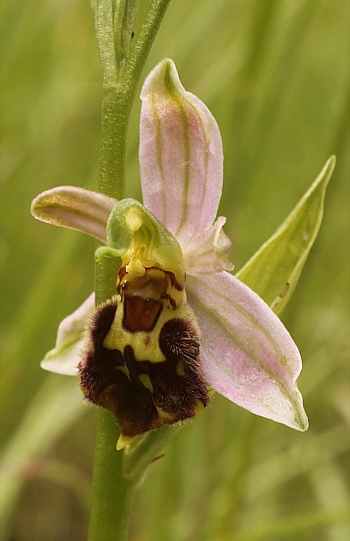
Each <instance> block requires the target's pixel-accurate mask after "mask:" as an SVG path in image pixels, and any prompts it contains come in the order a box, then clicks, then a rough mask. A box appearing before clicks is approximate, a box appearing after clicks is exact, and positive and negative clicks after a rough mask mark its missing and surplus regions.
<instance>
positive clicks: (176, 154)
mask: <svg viewBox="0 0 350 541" xmlns="http://www.w3.org/2000/svg"><path fill="white" fill-rule="evenodd" d="M141 99H142V102H143V103H142V108H141V121H140V150H139V155H140V169H141V182H142V194H143V200H144V204H145V206H146V207H147V208H148V209H149V210H150V211H151V212H152V213H153V214H154V215H155V216H156V217H157V218H158V219H159V220H160V221H161V222H162V223H163V224H164V225H165V226H166V227H167V228H168V229H169V231H170V232H171V233H173V235H175V237H176V238H177V239H178V241H179V242H180V244H181V246H182V247H183V248H184V247H185V246H186V245H187V244H188V242H189V241H190V240H191V239H192V237H194V236H195V235H199V234H200V233H202V232H203V231H205V230H206V229H208V228H209V227H210V226H211V225H212V223H213V221H214V219H215V217H216V214H217V211H218V207H219V202H220V198H221V193H222V180H223V151H222V142H221V135H220V131H219V128H218V125H217V123H216V120H215V119H214V117H213V115H212V114H211V112H210V111H209V109H208V108H207V107H206V106H205V105H204V104H203V103H202V102H201V101H200V100H199V99H198V98H197V97H196V96H194V95H193V94H191V93H190V92H187V91H186V90H185V89H184V87H183V86H182V84H181V82H180V80H179V76H178V74H177V71H176V68H175V65H174V63H173V62H172V61H171V60H169V59H165V60H163V61H162V62H160V63H159V64H158V65H157V66H156V67H155V68H154V69H153V70H152V72H151V73H150V74H149V76H148V77H147V79H146V81H145V83H144V85H143V88H142V92H141Z"/></svg>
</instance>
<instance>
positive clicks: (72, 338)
mask: <svg viewBox="0 0 350 541" xmlns="http://www.w3.org/2000/svg"><path fill="white" fill-rule="evenodd" d="M94 310H95V294H94V293H92V294H91V295H90V296H89V297H88V298H87V299H86V301H85V302H83V304H82V305H81V306H79V308H78V309H77V310H75V312H73V313H72V314H70V315H69V316H67V317H66V318H65V319H63V320H62V321H61V323H60V325H59V327H58V332H57V339H56V345H55V347H54V349H52V350H51V351H49V352H48V353H47V354H46V355H45V358H44V359H43V360H42V361H41V365H40V366H41V368H43V369H44V370H48V371H49V372H56V373H57V374H65V375H66V376H77V375H78V370H77V366H78V363H79V362H80V360H81V352H82V350H83V348H84V330H85V326H86V324H87V322H88V321H89V319H90V317H91V316H92V314H93V312H94Z"/></svg>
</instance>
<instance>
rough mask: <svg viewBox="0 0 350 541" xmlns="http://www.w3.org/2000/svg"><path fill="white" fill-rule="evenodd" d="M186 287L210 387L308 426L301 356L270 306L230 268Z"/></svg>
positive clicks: (261, 412)
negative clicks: (301, 387)
mask: <svg viewBox="0 0 350 541" xmlns="http://www.w3.org/2000/svg"><path fill="white" fill-rule="evenodd" d="M186 291H187V293H188V302H189V304H190V305H191V306H192V308H193V309H194V311H195V313H196V316H197V318H198V323H199V326H200V329H201V359H202V365H203V371H204V377H205V378H206V380H207V382H208V383H209V385H211V386H212V387H213V388H214V389H215V390H216V391H218V392H219V393H220V394H222V395H224V396H226V397H227V398H228V399H230V400H232V401H233V402H235V403H236V404H238V405H239V406H242V407H243V408H246V409H247V410H249V411H251V412H253V413H256V414H257V415H261V416H263V417H267V418H268V419H273V420H274V421H277V422H280V423H284V424H286V425H287V426H290V427H292V428H296V429H297V430H306V429H307V426H308V421H307V417H306V414H305V411H304V409H303V404H302V397H301V394H300V392H299V390H298V388H297V386H296V380H297V377H298V375H299V373H300V370H301V358H300V354H299V351H298V349H297V347H296V345H295V344H294V342H293V340H292V338H291V336H290V334H289V333H288V331H287V330H286V329H285V327H284V326H283V324H282V323H281V321H280V320H279V319H278V317H277V316H276V315H275V314H274V313H273V312H272V310H271V309H270V308H269V307H268V306H267V304H265V302H264V301H263V300H262V299H261V298H260V297H259V296H258V295H256V294H255V293H254V292H253V291H252V290H251V289H249V288H248V287H247V286H246V285H244V284H243V283H242V282H240V281H239V280H238V279H237V278H235V277H234V276H232V275H230V274H228V273H226V272H224V273H220V274H216V275H213V276H210V277H205V278H192V277H189V278H188V284H187V286H186Z"/></svg>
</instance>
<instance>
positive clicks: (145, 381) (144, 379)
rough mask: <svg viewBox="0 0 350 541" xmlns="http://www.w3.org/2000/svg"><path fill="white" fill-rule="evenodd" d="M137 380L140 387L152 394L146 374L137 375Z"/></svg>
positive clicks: (150, 383)
mask: <svg viewBox="0 0 350 541" xmlns="http://www.w3.org/2000/svg"><path fill="white" fill-rule="evenodd" d="M139 380H140V381H141V383H142V385H143V386H144V387H146V389H148V390H149V391H151V393H153V385H152V382H151V380H150V377H149V376H148V375H147V374H139Z"/></svg>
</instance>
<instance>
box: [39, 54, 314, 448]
mask: <svg viewBox="0 0 350 541" xmlns="http://www.w3.org/2000/svg"><path fill="white" fill-rule="evenodd" d="M141 99H142V109H141V120H140V148H139V158H140V170H141V182H142V194H143V205H144V206H143V205H141V204H140V203H139V202H137V201H135V200H133V199H125V200H122V201H120V202H117V201H115V200H113V199H111V198H108V197H106V196H104V195H101V194H97V193H94V192H90V191H88V190H84V189H81V188H74V187H69V186H66V187H60V188H54V189H52V190H48V191H47V192H44V193H42V194H41V195H39V196H38V197H37V198H36V199H35V200H34V201H33V203H32V214H33V215H34V216H35V217H36V218H38V219H40V220H43V221H46V222H49V223H53V224H55V225H60V226H64V227H69V228H73V229H77V230H80V231H83V232H84V233H87V234H89V235H92V236H94V237H95V238H97V239H99V240H101V241H102V242H103V243H104V244H105V246H101V247H100V248H98V249H97V251H96V254H95V257H96V259H97V260H99V259H101V258H102V257H110V258H115V261H116V281H117V285H116V292H115V296H114V297H113V298H112V299H111V300H110V301H108V302H107V303H106V304H104V305H102V306H100V307H98V308H97V310H96V311H94V297H93V295H92V296H90V297H89V299H88V300H87V301H85V303H84V304H83V305H82V306H81V307H80V308H78V310H77V311H76V312H74V314H72V315H70V316H69V317H68V318H66V319H65V320H64V321H63V322H62V323H61V324H60V327H59V331H58V337H57V342H56V347H55V349H53V350H52V351H50V352H49V353H48V354H47V355H46V357H45V359H44V361H43V362H42V367H43V368H45V369H47V370H51V371H54V372H59V373H64V374H69V375H73V374H75V375H79V376H80V384H81V387H82V390H83V392H84V395H85V397H86V398H87V399H88V400H90V401H91V402H93V403H95V404H97V405H100V406H103V407H106V408H108V409H110V410H111V411H113V413H114V414H115V415H116V418H117V421H118V423H119V425H120V428H121V439H120V441H119V443H118V447H119V448H122V447H124V446H125V445H126V444H128V443H129V442H130V441H131V440H132V439H133V438H134V437H136V436H138V435H140V434H142V433H144V432H147V431H149V430H154V429H157V428H159V427H161V426H162V425H164V424H173V423H176V422H178V421H182V420H185V419H187V418H192V417H195V416H196V415H198V414H199V413H201V412H202V411H203V410H204V408H205V407H206V406H207V405H208V403H209V402H210V398H209V390H210V389H213V390H215V391H217V392H218V393H220V394H222V395H223V396H225V397H226V398H228V399H229V400H231V401H232V402H234V403H236V404H238V405H239V406H242V407H243V408H246V409H247V410H249V411H251V412H253V413H255V414H257V415H261V416H263V417H267V418H269V419H272V420H274V421H277V422H280V423H284V424H285V425H287V426H290V427H292V428H295V429H297V430H302V431H303V430H306V429H307V426H308V421H307V417H306V414H305V412H304V409H303V404H302V397H301V394H300V392H299V390H298V388H297V384H296V380H297V378H298V375H299V373H300V370H301V358H300V354H299V351H298V349H297V346H296V345H295V343H294V342H293V340H292V338H291V336H290V334H289V333H288V331H287V330H286V328H285V327H284V325H283V324H282V322H281V321H280V320H279V318H278V317H277V316H276V315H275V314H274V312H273V311H272V310H271V309H270V307H269V306H268V305H267V304H266V303H265V302H264V301H263V300H262V299H261V298H260V297H259V296H258V295H257V294H256V293H254V292H253V291H252V290H251V289H250V288H249V287H247V286H246V285H245V284H244V283H242V282H241V281H239V280H238V279H237V278H235V276H233V275H232V274H231V273H230V271H232V269H233V265H232V264H231V263H230V262H229V260H228V251H229V249H230V247H231V243H230V240H229V239H228V238H227V236H226V235H225V233H224V232H223V225H224V223H225V218H223V217H219V218H218V219H217V220H216V221H215V219H216V215H217V211H218V207H219V203H220V198H221V193H222V183H223V150H222V142H221V136H220V131H219V128H218V125H217V123H216V121H215V119H214V117H213V116H212V114H211V113H210V111H209V110H208V108H207V107H206V106H205V105H204V104H203V103H202V102H201V101H200V100H199V99H198V98H197V97H196V96H194V95H193V94H191V93H189V92H187V91H186V90H185V89H184V88H183V86H182V84H181V82H180V80H179V77H178V74H177V71H176V68H175V65H174V63H173V62H172V61H171V60H168V59H165V60H163V61H162V62H160V63H159V64H158V65H157V66H156V67H155V68H154V69H153V71H152V72H151V73H150V74H149V76H148V77H147V79H146V81H145V83H144V85H143V88H142V92H141ZM92 314H93V315H92Z"/></svg>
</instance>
